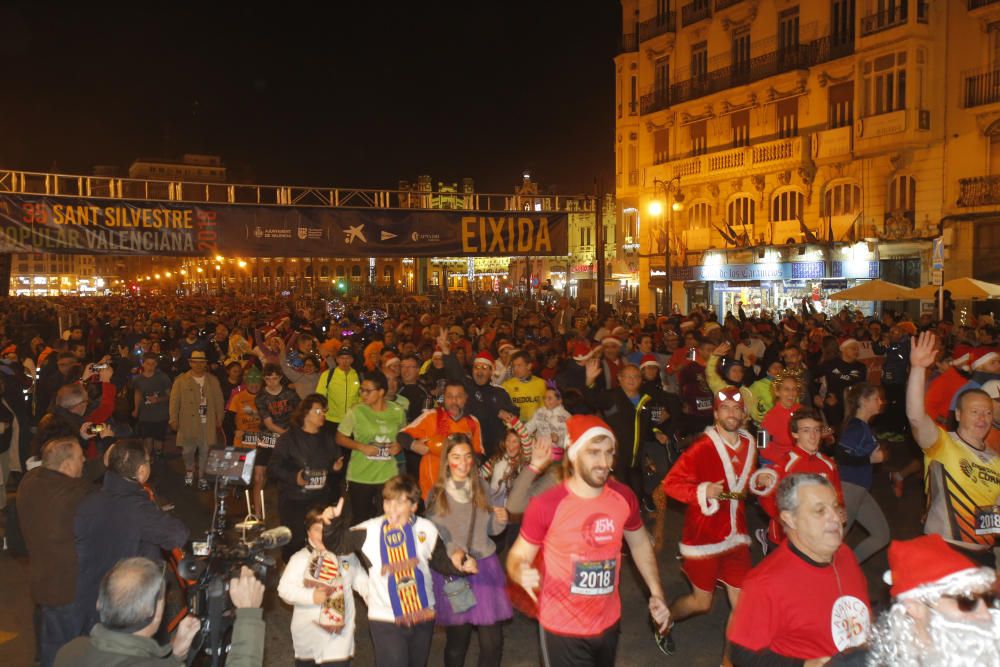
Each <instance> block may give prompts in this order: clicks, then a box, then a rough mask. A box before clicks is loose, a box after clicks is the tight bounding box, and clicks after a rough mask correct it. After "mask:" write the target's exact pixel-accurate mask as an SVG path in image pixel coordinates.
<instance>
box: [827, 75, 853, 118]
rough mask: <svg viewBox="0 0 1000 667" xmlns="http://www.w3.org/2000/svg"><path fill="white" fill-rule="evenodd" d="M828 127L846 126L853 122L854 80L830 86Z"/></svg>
mask: <svg viewBox="0 0 1000 667" xmlns="http://www.w3.org/2000/svg"><path fill="white" fill-rule="evenodd" d="M829 94H830V98H829V108H828V110H827V112H828V114H829V116H830V127H831V129H832V128H835V127H846V126H848V125H851V124H852V123H854V82H853V81H847V82H845V83H838V84H836V85H833V86H830V93H829Z"/></svg>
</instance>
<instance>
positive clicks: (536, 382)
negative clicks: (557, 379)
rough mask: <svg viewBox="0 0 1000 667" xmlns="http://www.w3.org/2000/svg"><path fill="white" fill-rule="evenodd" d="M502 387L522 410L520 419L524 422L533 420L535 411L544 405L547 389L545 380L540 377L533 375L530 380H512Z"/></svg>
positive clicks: (506, 381) (505, 382)
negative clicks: (543, 400)
mask: <svg viewBox="0 0 1000 667" xmlns="http://www.w3.org/2000/svg"><path fill="white" fill-rule="evenodd" d="M500 386H501V387H503V388H504V390H505V391H506V392H507V393H508V394H509V395H510V400H511V402H513V403H514V405H515V406H517V407H518V408H519V409H520V410H521V415H520V419H521V421H523V422H527V421H528V420H529V419H531V416H532V415H533V414H535V410H537V409H538V408H540V407H541V405H542V398H543V397H544V396H545V389H546V387H545V380H543V379H542V378H540V377H537V376H535V375H532V376H531V379H529V380H518V379H517V378H510V379H509V380H505V381H504V383H503V384H502V385H500Z"/></svg>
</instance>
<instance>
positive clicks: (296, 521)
mask: <svg viewBox="0 0 1000 667" xmlns="http://www.w3.org/2000/svg"><path fill="white" fill-rule="evenodd" d="M328 504H329V497H328V494H326V493H325V492H324V493H320V494H317V495H315V496H310V497H308V498H304V499H300V498H289V497H288V496H286V495H283V494H278V518H279V519H280V520H281V525H282V526H287V527H288V529H289V530H291V531H292V539H291V541H290V542H289V543H288V544H286V545H285V546H283V547H282V548H281V556H282V558H284V559H285V562H286V563H287V562H288V560H289V559H290V558H291V557H292V554H294V553H295V552H296V551H298V550H299V549H301V548H302V547H304V546H305V544H306V514H307V513H308V512H309V510H311V509H312V508H314V507H320V508H322V507H326V506H327V505H328Z"/></svg>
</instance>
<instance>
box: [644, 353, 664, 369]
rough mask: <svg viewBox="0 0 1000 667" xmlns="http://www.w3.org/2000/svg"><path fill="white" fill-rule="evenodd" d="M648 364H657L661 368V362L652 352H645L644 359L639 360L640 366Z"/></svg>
mask: <svg viewBox="0 0 1000 667" xmlns="http://www.w3.org/2000/svg"><path fill="white" fill-rule="evenodd" d="M646 366H656V367H657V368H659V367H660V362H659V361H657V360H656V357H654V356H653V355H652V354H644V355H642V360H641V361H640V362H639V368H645V367H646Z"/></svg>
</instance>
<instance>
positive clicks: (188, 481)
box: [184, 472, 194, 486]
mask: <svg viewBox="0 0 1000 667" xmlns="http://www.w3.org/2000/svg"><path fill="white" fill-rule="evenodd" d="M184 486H194V473H193V472H186V473H184Z"/></svg>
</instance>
